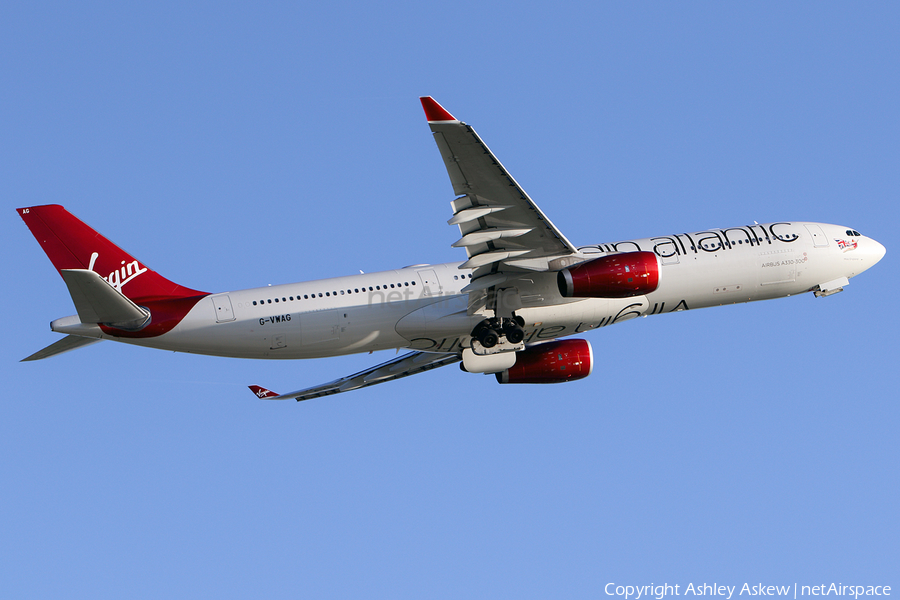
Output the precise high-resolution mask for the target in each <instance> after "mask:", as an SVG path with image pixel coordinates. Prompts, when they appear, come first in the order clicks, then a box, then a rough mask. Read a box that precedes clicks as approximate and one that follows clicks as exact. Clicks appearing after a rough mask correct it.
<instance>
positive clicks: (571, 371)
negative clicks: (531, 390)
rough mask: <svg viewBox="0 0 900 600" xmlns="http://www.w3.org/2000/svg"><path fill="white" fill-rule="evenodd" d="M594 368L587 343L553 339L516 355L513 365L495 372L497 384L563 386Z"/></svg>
mask: <svg viewBox="0 0 900 600" xmlns="http://www.w3.org/2000/svg"><path fill="white" fill-rule="evenodd" d="M593 368H594V353H593V351H592V350H591V345H590V343H588V341H587V340H555V341H552V342H547V343H545V344H538V345H537V346H531V347H530V348H526V349H525V350H522V351H521V352H519V353H518V354H516V364H515V365H513V366H512V367H510V368H509V369H507V370H505V371H501V372H499V373H496V375H497V381H498V382H499V383H563V382H565V381H575V380H576V379H584V378H585V377H587V376H588V375H590V374H591V371H592V370H593Z"/></svg>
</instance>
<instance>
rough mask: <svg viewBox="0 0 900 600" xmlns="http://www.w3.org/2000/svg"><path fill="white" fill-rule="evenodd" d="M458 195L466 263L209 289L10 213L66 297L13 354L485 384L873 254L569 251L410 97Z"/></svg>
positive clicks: (457, 219) (782, 245)
mask: <svg viewBox="0 0 900 600" xmlns="http://www.w3.org/2000/svg"><path fill="white" fill-rule="evenodd" d="M421 101H422V106H423V108H424V109H425V115H426V117H427V119H428V124H429V126H430V127H431V131H432V132H433V134H434V139H435V142H436V143H437V146H438V150H439V151H440V154H441V157H442V158H443V160H444V164H445V166H446V167H447V172H448V174H449V176H450V183H451V185H452V186H453V191H454V193H455V194H456V199H455V200H453V202H452V203H451V206H452V209H453V214H452V216H451V218H450V220H449V221H448V223H449V224H450V225H453V226H457V227H459V231H460V238H459V240H458V241H456V242H455V243H454V244H453V246H454V247H457V248H462V249H464V250H465V252H466V260H465V261H463V262H454V263H447V264H441V265H415V266H412V267H406V268H404V269H395V270H391V271H382V272H379V273H366V274H360V275H351V276H347V277H335V278H333V279H322V280H318V281H308V282H302V283H291V284H285V285H278V286H269V287H264V288H255V289H247V290H238V291H229V292H218V293H208V292H201V291H198V290H195V289H191V288H187V287H184V286H181V285H178V284H176V283H173V282H171V281H169V280H168V279H166V278H165V277H163V276H162V275H160V274H158V273H156V272H155V271H153V270H151V269H150V268H148V267H147V266H146V265H145V264H144V263H142V262H141V261H139V260H138V259H136V258H134V257H133V256H131V255H130V254H128V253H127V252H125V251H124V250H122V249H121V248H119V247H118V246H116V245H115V244H113V243H112V242H110V241H109V240H107V239H106V238H105V237H103V236H102V235H100V234H99V233H97V232H96V231H94V230H93V229H91V228H90V227H89V226H87V225H85V224H84V223H83V222H82V221H80V220H78V219H77V218H76V217H74V216H73V215H72V214H71V213H69V212H68V211H67V210H66V209H64V208H63V207H62V206H58V205H47V206H33V207H29V208H20V209H18V212H19V215H20V216H21V217H22V219H23V220H24V221H25V223H26V225H28V227H29V229H30V230H31V232H32V233H33V234H34V237H35V238H36V239H37V241H38V243H40V245H41V247H42V248H43V249H44V252H46V253H47V256H48V257H49V258H50V261H51V262H52V263H53V266H54V267H56V269H57V271H58V272H59V274H60V275H61V276H62V278H63V281H64V282H65V284H66V286H67V287H68V289H69V293H70V294H71V296H72V301H73V302H74V304H75V310H76V312H77V314H76V315H73V316H70V317H63V318H61V319H56V320H55V321H53V322H52V323H51V329H52V330H53V331H55V332H58V333H61V334H64V335H65V337H64V338H62V339H60V340H59V341H57V342H56V343H54V344H52V345H50V346H48V347H47V348H44V349H43V350H41V351H39V352H37V353H35V354H33V355H31V356H29V357H28V358H26V359H24V360H26V361H27V360H36V359H41V358H46V357H48V356H52V355H54V354H59V353H61V352H65V351H67V350H72V349H75V348H78V347H81V346H84V345H87V344H90V343H93V342H97V341H100V340H114V341H118V342H126V343H129V344H136V345H140V346H147V347H151V348H160V349H163V350H173V351H176V352H193V353H197V354H209V355H216V356H230V357H238V358H274V359H297V358H322V357H326V356H338V355H343V354H352V353H357V352H372V351H375V350H385V349H390V348H405V349H409V350H410V352H408V353H406V354H404V355H401V356H398V357H397V358H395V359H393V360H391V361H388V362H386V363H383V364H380V365H376V366H374V367H372V368H370V369H367V370H365V371H362V372H360V373H356V374H354V375H350V376H348V377H343V378H341V379H338V380H336V381H332V382H329V383H326V384H323V385H317V386H314V387H309V388H306V389H303V390H299V391H296V392H291V393H288V394H278V393H276V392H273V391H271V390H268V389H266V388H263V387H260V386H255V385H254V386H250V389H251V390H252V391H253V393H254V394H256V395H257V397H259V398H264V399H279V400H280V399H286V398H295V399H297V400H306V399H309V398H316V397H319V396H326V395H330V394H337V393H340V392H346V391H349V390H354V389H357V388H362V387H366V386H369V385H374V384H376V383H383V382H386V381H392V380H394V379H399V378H401V377H406V376H408V375H414V374H416V373H421V372H424V371H428V370H430V369H434V368H437V367H441V366H444V365H449V364H452V363H461V365H460V366H461V368H462V369H463V370H464V371H467V372H470V373H494V374H496V376H497V381H498V382H500V383H561V382H566V381H573V380H576V379H581V378H584V377H587V376H588V375H589V374H590V373H591V370H592V369H593V366H594V365H593V356H592V352H591V346H590V344H589V343H588V342H587V341H585V340H582V339H560V338H565V337H567V336H571V335H573V334H579V333H584V332H587V331H590V330H593V329H599V328H601V327H606V326H609V325H613V324H615V323H621V322H623V321H627V320H629V319H633V318H635V317H640V316H647V315H658V314H662V313H669V312H675V311H680V310H688V309H696V308H703V307H707V306H720V305H723V304H734V303H738V302H750V301H754V300H768V299H771V298H781V297H784V296H791V295H796V294H801V293H804V292H812V293H814V294H815V295H816V296H828V295H831V294H834V293H836V292H840V291H841V290H843V289H844V286H846V285H847V283H848V282H849V280H850V278H852V277H854V276H856V275H858V274H860V273H862V272H863V271H865V270H866V269H868V268H870V267H872V266H873V265H874V264H875V263H877V262H878V261H879V260H881V258H882V256H884V253H885V249H884V246H882V245H881V244H879V243H878V242H876V241H875V240H873V239H871V238H868V237H866V236H863V235H860V234H859V232H857V231H856V230H854V229H851V228H849V227H845V226H842V225H828V224H824V223H806V222H778V223H766V224H762V225H760V224H757V223H754V224H753V225H738V226H734V227H726V228H723V229H707V230H703V231H697V232H692V233H675V234H670V235H660V236H656V237H649V238H644V239H638V240H627V241H618V242H610V243H603V244H596V245H592V246H582V247H576V246H574V245H573V244H572V243H571V242H569V240H568V239H566V237H565V236H564V235H563V234H562V232H561V231H559V230H558V229H557V228H556V226H554V225H553V223H552V222H551V221H550V219H548V218H547V216H546V215H545V214H544V213H543V212H541V209H540V208H538V206H537V205H536V204H535V203H534V202H533V201H532V200H531V198H530V197H529V196H528V194H526V193H525V191H524V190H523V189H522V188H521V187H520V186H519V184H518V183H516V180H515V179H513V177H512V176H511V175H510V174H509V173H508V172H507V171H506V169H505V168H504V167H503V165H502V164H501V163H500V161H499V160H497V158H496V157H495V156H494V155H493V153H492V152H491V151H490V150H489V149H488V147H487V146H486V145H485V144H484V142H483V141H482V140H481V138H480V137H479V136H478V134H476V133H475V131H474V130H473V129H472V128H471V127H470V126H469V125H467V124H466V123H463V122H462V121H459V120H458V119H456V118H455V117H454V116H453V115H451V114H450V113H449V112H447V110H445V109H444V108H443V107H442V106H440V105H439V104H438V103H437V102H436V101H435V100H434V99H432V98H430V97H424V98H422V99H421Z"/></svg>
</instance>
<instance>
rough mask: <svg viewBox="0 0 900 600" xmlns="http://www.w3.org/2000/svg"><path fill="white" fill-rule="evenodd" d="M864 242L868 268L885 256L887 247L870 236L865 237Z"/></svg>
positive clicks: (864, 254) (864, 253)
mask: <svg viewBox="0 0 900 600" xmlns="http://www.w3.org/2000/svg"><path fill="white" fill-rule="evenodd" d="M863 243H864V245H863V248H862V250H863V256H864V257H865V261H866V268H867V269H868V268H869V267H872V266H874V265H875V264H876V263H877V262H878V261H880V260H881V259H882V258H884V254H885V252H887V248H885V247H884V246H882V245H881V244H879V243H878V242H876V241H875V240H873V239H872V238H868V237H864V238H863Z"/></svg>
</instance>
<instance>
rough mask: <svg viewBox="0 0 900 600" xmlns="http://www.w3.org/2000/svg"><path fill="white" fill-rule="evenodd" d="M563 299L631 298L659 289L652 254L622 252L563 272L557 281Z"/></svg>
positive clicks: (657, 259)
mask: <svg viewBox="0 0 900 600" xmlns="http://www.w3.org/2000/svg"><path fill="white" fill-rule="evenodd" d="M556 282H557V284H558V285H559V293H560V294H562V296H563V298H631V297H632V296H643V295H644V294H649V293H650V292H652V291H654V290H655V289H656V288H658V287H659V258H658V257H657V256H656V254H654V253H653V252H622V253H621V254H610V255H608V256H601V257H600V258H595V259H594V260H589V261H587V262H583V263H581V264H577V265H575V266H574V267H569V268H568V269H563V270H562V271H560V272H559V274H558V275H557V277H556Z"/></svg>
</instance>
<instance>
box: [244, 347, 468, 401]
mask: <svg viewBox="0 0 900 600" xmlns="http://www.w3.org/2000/svg"><path fill="white" fill-rule="evenodd" d="M459 361H460V356H459V355H458V354H437V353H433V352H409V353H407V354H404V355H403V356H399V357H397V358H395V359H393V360H389V361H387V362H385V363H381V364H380V365H375V366H374V367H372V368H370V369H366V370H365V371H360V372H359V373H355V374H353V375H350V376H348V377H341V378H340V379H335V380H334V381H331V382H329V383H324V384H322V385H317V386H315V387H310V388H306V389H304V390H298V391H296V392H290V393H288V394H278V393H276V392H273V391H271V390H268V389H266V388H264V387H260V386H258V385H251V386H250V390H251V391H252V392H253V393H254V394H256V396H257V397H258V398H262V399H264V400H289V399H291V398H294V399H296V400H297V402H299V401H301V400H310V399H312V398H320V397H322V396H331V395H332V394H340V393H341V392H349V391H351V390H357V389H359V388H364V387H368V386H370V385H375V384H376V383H385V382H388V381H394V380H396V379H401V378H403V377H408V376H410V375H416V374H418V373H424V372H425V371H430V370H431V369H436V368H438V367H443V366H444V365H450V364H453V363H455V362H459Z"/></svg>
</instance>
